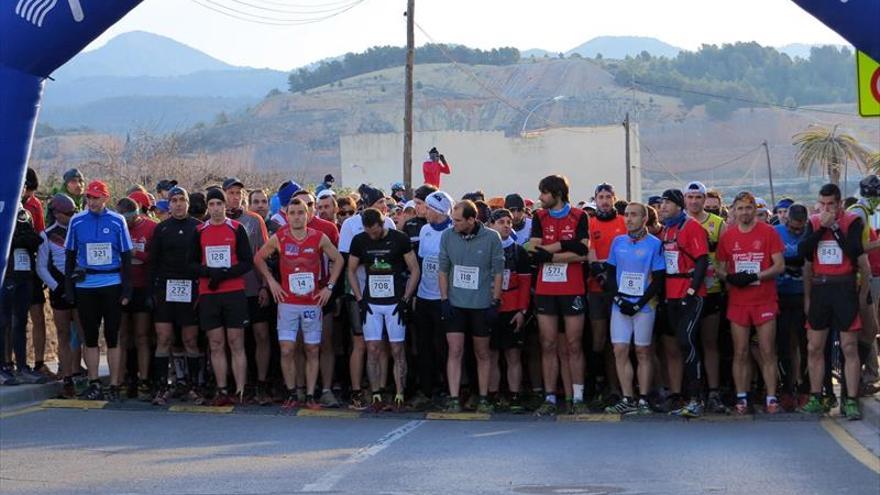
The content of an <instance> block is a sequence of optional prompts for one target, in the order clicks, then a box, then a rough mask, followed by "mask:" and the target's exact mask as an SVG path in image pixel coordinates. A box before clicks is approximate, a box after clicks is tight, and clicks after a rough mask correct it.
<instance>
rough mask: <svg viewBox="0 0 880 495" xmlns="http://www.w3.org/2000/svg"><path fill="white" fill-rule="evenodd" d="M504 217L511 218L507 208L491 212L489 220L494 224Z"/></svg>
mask: <svg viewBox="0 0 880 495" xmlns="http://www.w3.org/2000/svg"><path fill="white" fill-rule="evenodd" d="M504 217H507V218H513V217H512V216H511V215H510V210H508V209H507V208H498V209H497V210H492V214H491V215H489V220H490V221H491V222H492V223H495V222H497V221H498V220H500V219H502V218H504Z"/></svg>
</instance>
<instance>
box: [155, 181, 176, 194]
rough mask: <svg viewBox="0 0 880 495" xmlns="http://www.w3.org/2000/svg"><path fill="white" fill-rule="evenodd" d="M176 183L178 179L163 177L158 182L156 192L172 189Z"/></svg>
mask: <svg viewBox="0 0 880 495" xmlns="http://www.w3.org/2000/svg"><path fill="white" fill-rule="evenodd" d="M176 185H177V181H176V180H174V179H162V180H160V181H159V183H158V184H156V192H162V191H170V190H171V189H173V188H174V186H176Z"/></svg>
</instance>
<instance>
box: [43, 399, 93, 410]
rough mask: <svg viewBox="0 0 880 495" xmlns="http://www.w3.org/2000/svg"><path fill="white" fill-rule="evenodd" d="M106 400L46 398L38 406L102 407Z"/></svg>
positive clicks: (67, 407) (64, 407) (60, 407)
mask: <svg viewBox="0 0 880 495" xmlns="http://www.w3.org/2000/svg"><path fill="white" fill-rule="evenodd" d="M106 405H107V401H106V400H77V399H48V400H44V401H43V402H42V403H41V404H40V407H49V408H59V409H104V406H106Z"/></svg>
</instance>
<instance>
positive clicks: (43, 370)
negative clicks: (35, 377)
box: [34, 363, 58, 382]
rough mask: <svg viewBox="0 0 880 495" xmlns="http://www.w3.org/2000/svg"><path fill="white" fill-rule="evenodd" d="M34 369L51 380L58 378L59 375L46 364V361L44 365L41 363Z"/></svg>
mask: <svg viewBox="0 0 880 495" xmlns="http://www.w3.org/2000/svg"><path fill="white" fill-rule="evenodd" d="M34 371H35V372H37V373H39V374H41V375H43V376H45V377H46V380H49V381H52V382H54V381H56V380H58V375H56V374H55V373H53V372H52V370H50V369H49V367H48V366H46V363H43V364H42V365H40V367H39V368H35V369H34Z"/></svg>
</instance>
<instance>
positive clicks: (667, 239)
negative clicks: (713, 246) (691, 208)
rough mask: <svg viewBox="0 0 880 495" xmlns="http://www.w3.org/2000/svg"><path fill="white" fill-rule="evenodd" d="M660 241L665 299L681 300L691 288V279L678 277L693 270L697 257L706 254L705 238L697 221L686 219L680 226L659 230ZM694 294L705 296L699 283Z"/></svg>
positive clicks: (703, 289)
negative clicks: (664, 265)
mask: <svg viewBox="0 0 880 495" xmlns="http://www.w3.org/2000/svg"><path fill="white" fill-rule="evenodd" d="M660 240H662V241H663V256H664V258H665V259H666V299H681V298H683V297H684V296H685V295H686V293H687V290H688V288H690V286H691V277H690V276H682V275H684V274H688V273H691V272H693V271H694V268H695V267H696V265H697V263H696V261H697V259H698V258H699V257H700V256H708V255H709V235H708V234H707V233H706V229H704V228H703V227H702V226H701V225H700V223H699V222H697V221H696V220H694V219H692V218H689V217H688V218H685V221H684V222H683V223H680V224H677V225H673V226H671V227H663V231H662V232H661V233H660ZM696 294H697V295H698V296H705V295H706V284H700V288H699V289H698V290H697V292H696Z"/></svg>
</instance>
